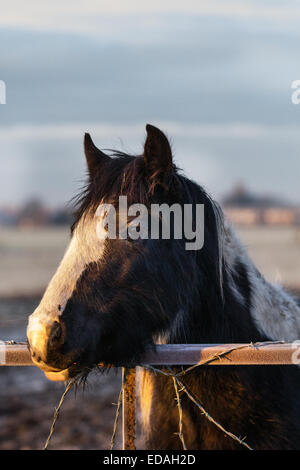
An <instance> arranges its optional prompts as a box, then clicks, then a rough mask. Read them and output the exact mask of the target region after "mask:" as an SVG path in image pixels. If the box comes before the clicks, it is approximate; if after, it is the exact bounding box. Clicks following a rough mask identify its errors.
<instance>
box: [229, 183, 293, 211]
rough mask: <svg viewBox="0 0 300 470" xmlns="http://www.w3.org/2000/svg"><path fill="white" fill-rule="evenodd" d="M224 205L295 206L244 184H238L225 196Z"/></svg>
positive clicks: (257, 206)
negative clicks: (255, 190) (252, 190)
mask: <svg viewBox="0 0 300 470" xmlns="http://www.w3.org/2000/svg"><path fill="white" fill-rule="evenodd" d="M222 205H223V206H224V207H256V208H269V207H285V208H293V207H294V206H293V205H292V204H291V203H289V202H286V201H284V200H282V199H280V198H277V197H276V196H269V195H259V194H254V193H252V192H251V191H249V190H248V189H247V188H246V187H245V186H244V185H243V184H237V185H236V186H234V188H233V189H232V191H231V192H230V193H229V194H228V195H227V196H225V197H224V198H223V200H222Z"/></svg>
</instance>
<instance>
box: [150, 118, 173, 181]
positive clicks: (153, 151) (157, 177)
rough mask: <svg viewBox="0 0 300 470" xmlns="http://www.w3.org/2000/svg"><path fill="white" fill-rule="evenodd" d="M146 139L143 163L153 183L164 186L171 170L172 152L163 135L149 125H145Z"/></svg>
mask: <svg viewBox="0 0 300 470" xmlns="http://www.w3.org/2000/svg"><path fill="white" fill-rule="evenodd" d="M146 131H147V138H146V142H145V147H144V161H145V167H146V171H147V174H148V176H149V177H150V179H151V180H152V182H153V183H154V182H155V181H156V182H157V183H158V184H161V185H163V186H164V185H165V182H166V181H167V180H168V176H169V175H170V173H171V170H172V168H173V162H172V150H171V146H170V143H169V141H168V139H167V137H166V136H165V134H164V133H163V132H162V131H161V130H159V129H158V128H157V127H154V126H152V125H151V124H147V125H146Z"/></svg>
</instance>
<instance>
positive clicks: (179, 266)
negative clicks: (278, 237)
mask: <svg viewBox="0 0 300 470" xmlns="http://www.w3.org/2000/svg"><path fill="white" fill-rule="evenodd" d="M146 129H147V139H146V142H145V147H144V151H143V155H141V156H137V157H135V156H130V155H125V154H122V153H117V154H114V155H112V156H108V155H106V154H104V153H103V152H102V151H100V150H99V149H97V148H96V147H95V146H94V144H93V142H92V140H91V138H90V136H89V135H88V134H86V136H85V154H86V158H87V164H88V170H89V181H88V184H87V187H86V189H85V191H84V193H83V194H82V195H81V197H80V199H79V202H78V209H77V213H76V220H75V223H74V225H73V227H72V236H71V241H70V245H69V248H68V249H67V251H66V254H65V256H64V258H63V260H62V262H61V264H60V266H59V268H58V270H57V272H56V274H55V275H54V277H53V279H52V281H51V282H50V284H49V286H48V288H47V290H46V292H45V294H44V297H43V299H42V301H41V303H40V305H39V306H38V308H37V310H36V311H35V312H34V313H33V314H32V315H31V317H30V320H29V325H28V341H29V345H30V349H31V353H32V358H33V360H34V362H35V363H36V365H38V366H39V367H40V368H41V369H42V370H43V371H45V373H46V375H47V376H48V377H49V378H51V379H53V380H65V379H66V378H68V377H70V376H74V375H76V374H78V373H84V372H86V371H88V370H90V369H91V368H92V367H94V366H95V365H96V364H98V363H99V362H102V363H107V364H114V365H120V364H129V363H136V364H138V363H139V360H140V358H141V356H142V354H143V353H144V351H145V349H146V348H148V347H151V346H153V345H154V344H155V343H156V342H160V343H161V342H163V343H244V342H245V343H248V342H250V341H266V340H282V339H283V340H286V341H293V340H295V339H297V338H299V337H300V308H299V306H298V304H297V303H296V300H295V299H294V298H293V297H292V296H291V295H289V294H288V293H286V292H285V291H284V290H283V289H282V288H281V287H278V286H275V285H272V284H270V283H268V282H267V281H266V280H265V279H264V278H263V277H262V275H261V274H260V273H259V272H258V270H257V269H256V268H255V266H254V265H253V263H252V262H251V261H250V259H249V258H248V256H247V253H246V251H245V249H244V248H243V247H242V246H241V244H240V243H239V241H238V239H237V238H236V236H235V234H234V232H233V230H232V228H231V227H230V225H229V224H228V223H227V222H225V221H224V218H223V214H222V211H221V210H220V209H219V207H218V206H217V204H216V203H215V202H214V201H213V200H212V199H211V198H210V197H209V196H208V195H207V194H206V192H205V191H204V190H203V188H202V187H200V186H198V185H197V184H196V183H194V182H192V181H190V180H189V179H187V178H185V177H184V176H182V175H181V174H180V172H179V171H178V170H177V168H176V167H175V165H174V163H173V159H172V152H171V148H170V145H169V142H168V140H167V138H166V136H165V135H164V134H163V133H162V132H161V131H160V130H159V129H157V128H155V127H153V126H150V125H148V126H147V128H146ZM119 196H127V200H128V205H132V204H137V203H139V204H143V206H145V207H146V208H150V207H151V206H152V205H153V204H163V203H164V204H167V205H168V206H172V205H173V204H177V205H179V206H180V207H184V206H185V205H187V204H189V205H192V206H193V207H196V206H197V205H204V210H205V219H204V222H205V223H204V245H203V248H202V249H199V250H187V249H186V244H185V242H186V240H185V239H184V237H183V238H182V239H179V238H178V237H176V236H175V228H176V227H175V226H174V220H173V222H172V224H173V225H172V227H171V230H170V237H169V239H163V238H159V239H153V238H151V237H149V238H143V237H139V238H137V239H134V240H133V239H129V238H127V239H126V238H122V237H116V238H110V237H106V236H105V233H104V234H103V233H99V217H100V216H99V212H98V208H99V204H101V203H106V204H110V205H111V207H114V208H116V213H117V211H118V206H117V205H118V198H119ZM194 214H195V211H194ZM106 215H107V214H105V213H102V216H101V217H102V218H104V217H105V216H106ZM101 217H100V218H101ZM126 223H127V225H128V226H129V225H130V223H131V219H128V220H127V221H126ZM100 227H102V228H101V230H102V232H103V231H104V232H105V230H107V227H106V225H105V224H102V225H101V224H100ZM101 230H100V231H101ZM102 235H104V236H102ZM153 347H154V346H153ZM185 380H186V382H187V384H188V385H189V387H190V388H191V389H192V390H193V392H194V394H195V395H196V396H197V397H198V398H199V400H200V401H201V402H202V403H203V405H204V406H205V408H206V409H207V411H208V412H209V413H210V414H211V415H212V416H214V418H215V419H216V420H217V421H219V422H220V423H221V424H222V425H223V426H224V427H225V428H228V430H230V431H231V432H232V433H234V434H236V435H238V436H242V437H244V436H245V437H246V439H247V442H248V444H249V445H251V446H252V447H253V448H254V449H297V448H300V395H299V387H300V370H299V368H298V366H296V365H295V366H282V367H281V366H267V367H252V366H244V367H238V366H236V367H234V366H228V367H226V368H222V367H217V366H215V367H206V368H201V369H197V370H195V371H193V372H192V373H190V374H189V375H187V376H186V378H185ZM140 393H141V406H142V419H143V427H144V434H145V445H146V446H147V447H148V448H151V449H180V448H181V442H180V440H179V438H178V435H176V433H177V431H178V410H177V408H176V404H175V401H174V389H173V385H172V382H171V381H169V380H168V378H166V377H161V376H157V377H156V376H154V375H153V374H152V373H151V372H146V371H145V372H143V374H142V377H141V383H140ZM182 406H183V431H184V434H185V439H186V444H187V447H188V448H189V449H236V448H239V447H240V446H239V444H238V443H237V442H235V441H234V440H231V439H229V438H228V437H226V436H225V435H224V434H223V433H222V432H221V431H220V430H219V429H218V428H216V427H215V426H214V425H213V424H212V423H210V422H208V421H207V420H206V419H205V417H203V415H201V413H200V412H199V410H198V409H197V408H196V407H195V406H194V405H193V403H191V402H190V401H189V400H188V399H187V400H186V399H185V398H184V397H182Z"/></svg>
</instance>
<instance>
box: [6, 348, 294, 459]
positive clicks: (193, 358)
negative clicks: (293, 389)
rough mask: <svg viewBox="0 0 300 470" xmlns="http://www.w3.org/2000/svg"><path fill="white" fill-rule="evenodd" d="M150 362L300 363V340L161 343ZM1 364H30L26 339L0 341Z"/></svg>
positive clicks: (127, 390) (130, 429)
mask: <svg viewBox="0 0 300 470" xmlns="http://www.w3.org/2000/svg"><path fill="white" fill-rule="evenodd" d="M141 363H142V364H144V365H146V364H147V365H152V366H171V365H173V366H175V365H181V366H183V365H186V366H197V365H199V366H201V365H207V366H214V365H217V366H226V365H231V366H232V365H239V366H250V365H259V366H263V365H295V364H300V344H298V342H295V343H283V342H278V343H276V342H266V343H254V344H252V343H250V344H164V345H156V348H155V350H149V351H148V352H147V353H146V354H145V356H144V357H143V360H142V362H141ZM0 365H1V366H33V363H32V361H31V357H30V353H29V351H28V348H27V345H26V343H14V342H7V343H5V342H0ZM135 377H136V369H135V367H133V368H130V369H128V368H126V367H124V368H123V400H122V406H123V426H122V429H123V449H126V450H134V449H135V437H136V429H135V428H136V394H135Z"/></svg>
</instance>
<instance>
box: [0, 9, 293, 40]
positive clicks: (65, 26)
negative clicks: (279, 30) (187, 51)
mask: <svg viewBox="0 0 300 470" xmlns="http://www.w3.org/2000/svg"><path fill="white" fill-rule="evenodd" d="M299 13H300V7H299V4H298V3H297V2H295V1H290V2H282V3H280V2H272V3H270V2H267V1H262V0H261V1H259V2H258V1H253V0H227V1H224V0H201V1H199V0H185V1H184V2H183V1H182V0H164V1H163V2H162V1H161V0H152V1H151V2H146V1H140V0H126V1H124V0H114V1H113V2H112V1H110V0H101V1H99V0H88V1H85V2H83V1H82V0H65V1H64V2H61V1H60V0H44V1H42V2H41V1H40V0H26V2H24V0H10V1H9V2H5V3H4V4H3V5H2V6H1V17H0V25H2V26H6V27H13V28H28V29H37V30H45V29H46V30H52V31H70V32H74V31H76V32H81V33H84V34H96V35H100V36H101V35H103V32H105V34H109V29H110V28H108V29H107V28H106V24H107V22H109V18H114V20H115V19H116V18H118V17H119V18H121V19H122V18H124V17H126V21H127V20H128V18H129V17H132V18H135V21H136V22H139V21H140V17H141V16H144V18H147V17H148V18H149V16H150V17H151V18H150V21H151V22H152V23H153V21H155V19H154V18H153V17H155V16H156V21H159V20H158V18H157V16H158V15H161V16H163V15H170V14H180V15H182V14H187V15H199V16H221V17H230V18H236V19H238V18H239V19H243V18H256V19H264V20H268V21H269V20H270V19H271V21H273V22H274V21H278V20H279V21H280V22H283V21H288V22H294V23H296V21H297V20H296V18H298V17H299ZM122 22H123V24H124V20H121V22H120V23H119V26H120V27H122ZM127 26H128V24H127ZM125 28H126V25H125Z"/></svg>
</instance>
